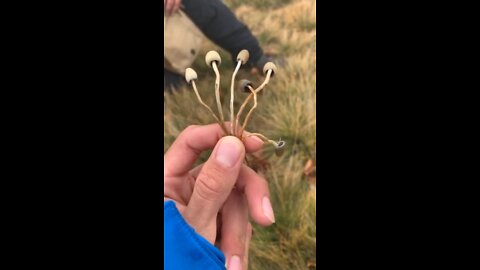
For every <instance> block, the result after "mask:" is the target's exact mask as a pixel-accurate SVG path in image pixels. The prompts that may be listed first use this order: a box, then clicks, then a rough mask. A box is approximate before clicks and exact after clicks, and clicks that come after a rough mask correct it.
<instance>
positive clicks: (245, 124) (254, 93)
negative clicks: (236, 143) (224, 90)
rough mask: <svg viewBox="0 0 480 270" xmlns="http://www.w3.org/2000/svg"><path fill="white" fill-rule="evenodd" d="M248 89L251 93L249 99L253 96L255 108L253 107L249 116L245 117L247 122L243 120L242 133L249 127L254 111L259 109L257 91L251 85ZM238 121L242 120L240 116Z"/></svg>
mask: <svg viewBox="0 0 480 270" xmlns="http://www.w3.org/2000/svg"><path fill="white" fill-rule="evenodd" d="M248 89H249V90H250V92H251V94H250V95H249V97H250V96H252V95H253V106H252V108H250V111H249V112H248V114H247V116H246V117H245V120H243V125H242V129H241V131H240V132H241V133H243V131H244V130H245V128H246V127H247V124H248V121H249V120H250V117H251V116H252V113H253V111H254V110H255V109H256V108H257V92H255V90H253V88H252V87H251V86H250V85H249V86H248ZM247 99H248V98H247ZM237 120H238V121H239V120H240V115H239V117H238V119H237Z"/></svg>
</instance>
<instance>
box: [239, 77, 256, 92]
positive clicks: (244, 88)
mask: <svg viewBox="0 0 480 270" xmlns="http://www.w3.org/2000/svg"><path fill="white" fill-rule="evenodd" d="M238 85H239V87H240V89H241V90H242V91H243V92H246V93H250V89H249V88H248V86H249V85H250V86H251V87H252V88H253V83H252V82H251V81H249V80H246V79H243V80H240V81H239V82H238Z"/></svg>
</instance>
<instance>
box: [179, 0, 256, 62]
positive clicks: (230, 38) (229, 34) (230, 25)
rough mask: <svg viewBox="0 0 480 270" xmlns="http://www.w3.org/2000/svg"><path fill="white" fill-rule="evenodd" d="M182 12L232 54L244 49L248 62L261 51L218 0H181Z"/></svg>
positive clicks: (234, 55)
mask: <svg viewBox="0 0 480 270" xmlns="http://www.w3.org/2000/svg"><path fill="white" fill-rule="evenodd" d="M182 3H183V5H184V7H185V8H184V10H183V11H184V12H185V13H186V14H187V15H188V16H189V17H190V19H191V20H192V21H193V23H195V24H196V25H197V27H198V28H199V29H200V30H201V31H202V32H203V34H204V35H205V36H206V37H207V38H209V39H210V40H211V41H213V42H214V43H215V44H217V45H218V46H220V47H222V48H223V49H225V50H226V51H228V52H229V53H230V54H231V55H232V59H233V60H234V61H236V58H237V54H238V53H239V52H240V51H241V50H243V49H246V50H248V52H249V53H250V60H249V62H250V63H256V62H257V61H258V60H259V59H260V57H261V56H262V55H263V51H262V49H261V48H260V45H259V44H258V41H257V39H256V38H255V37H254V36H253V35H252V32H250V30H249V29H248V28H247V26H245V24H243V23H242V22H240V21H239V20H238V19H237V18H236V17H235V15H234V14H233V13H232V11H230V9H229V8H228V7H227V6H225V4H223V2H222V1H220V0H183V1H182Z"/></svg>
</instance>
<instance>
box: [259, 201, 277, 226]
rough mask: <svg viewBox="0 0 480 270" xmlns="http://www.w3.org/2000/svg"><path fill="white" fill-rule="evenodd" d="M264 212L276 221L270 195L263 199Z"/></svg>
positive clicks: (271, 219)
mask: <svg viewBox="0 0 480 270" xmlns="http://www.w3.org/2000/svg"><path fill="white" fill-rule="evenodd" d="M262 207H263V214H264V215H265V216H266V217H267V218H268V219H269V220H270V221H271V222H272V223H275V215H274V214H273V208H272V204H271V203H270V199H269V198H268V197H263V201H262Z"/></svg>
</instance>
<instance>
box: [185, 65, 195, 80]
mask: <svg viewBox="0 0 480 270" xmlns="http://www.w3.org/2000/svg"><path fill="white" fill-rule="evenodd" d="M197 78H198V76H197V72H196V71H195V70H193V69H191V68H187V69H186V70H185V80H186V81H187V83H191V82H192V81H193V80H196V79H197Z"/></svg>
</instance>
